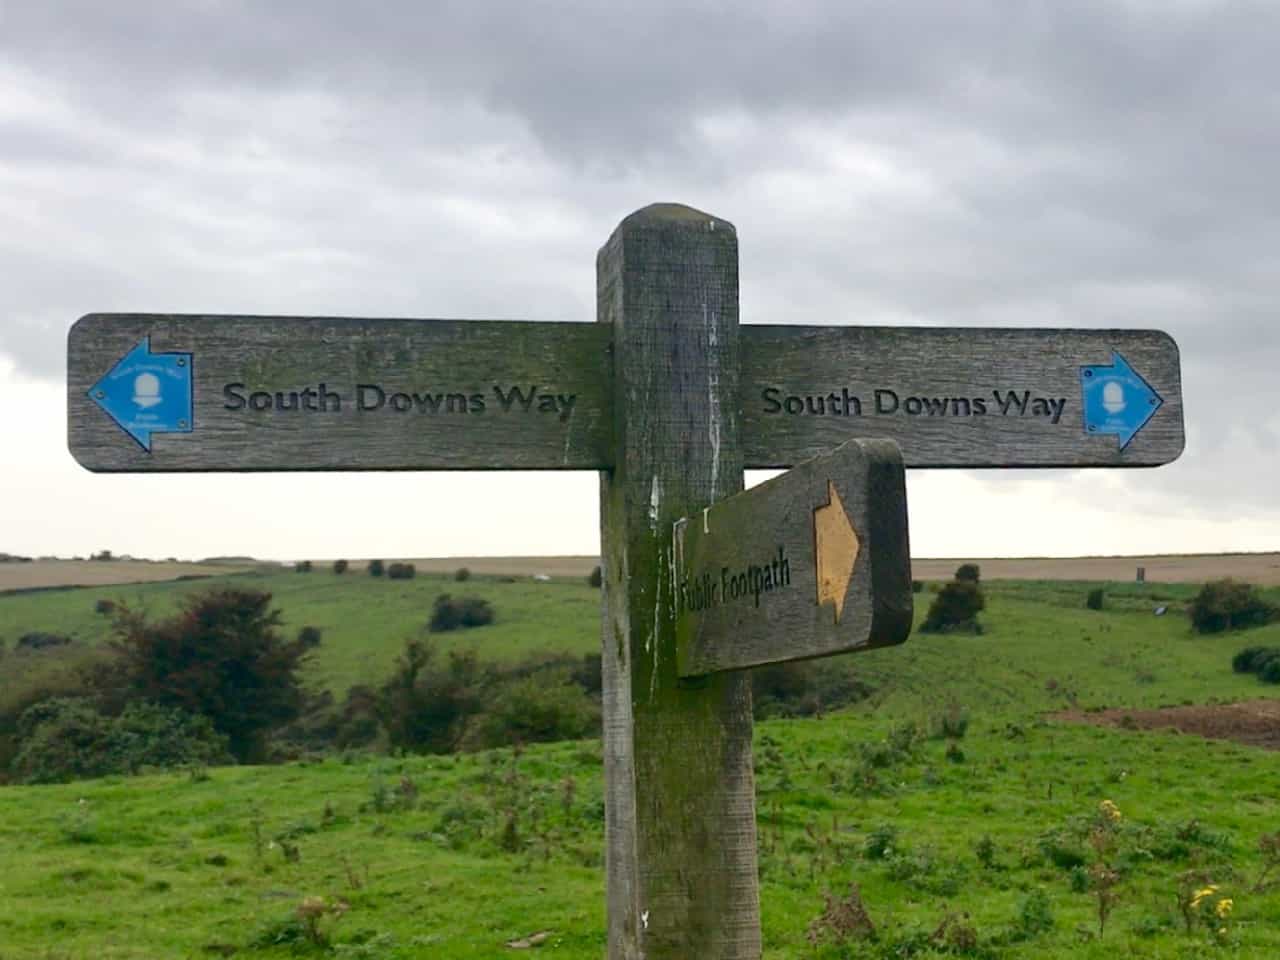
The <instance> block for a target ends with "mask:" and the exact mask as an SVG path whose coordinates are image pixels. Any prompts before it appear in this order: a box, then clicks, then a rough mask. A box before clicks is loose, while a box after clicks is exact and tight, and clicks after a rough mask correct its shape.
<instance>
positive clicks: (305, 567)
mask: <svg viewBox="0 0 1280 960" xmlns="http://www.w3.org/2000/svg"><path fill="white" fill-rule="evenodd" d="M293 569H294V571H295V572H296V573H310V572H311V561H310V560H299V561H298V562H297V563H295V564H294V565H293Z"/></svg>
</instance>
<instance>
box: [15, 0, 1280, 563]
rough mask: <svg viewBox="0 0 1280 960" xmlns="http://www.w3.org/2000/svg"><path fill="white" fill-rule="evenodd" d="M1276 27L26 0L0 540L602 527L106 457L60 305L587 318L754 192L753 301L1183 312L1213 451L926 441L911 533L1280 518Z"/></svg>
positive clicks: (1171, 538) (824, 317) (808, 8)
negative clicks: (630, 217) (625, 223)
mask: <svg viewBox="0 0 1280 960" xmlns="http://www.w3.org/2000/svg"><path fill="white" fill-rule="evenodd" d="M1277 36H1280V5H1276V4H1274V3H1257V4H1251V3H1212V2H1200V0H1155V2H1151V3H1140V2H1115V3H1105V4H1104V3H1089V2H1079V0H1077V2H1072V3H1069V4H1066V3H1032V2H1027V3H1005V4H996V3H963V4H960V3H951V2H942V0H939V2H937V3H932V4H923V3H907V2H901V0H898V2H892V3H884V4H878V5H873V4H854V3H848V2H841V0H830V2H802V0H788V2H787V3H786V4H782V3H777V2H768V3H754V2H745V0H735V2H733V3H716V4H710V3H704V4H690V3H683V2H682V3H678V4H677V3H667V2H664V0H649V2H646V3H644V4H623V3H608V4H605V3H584V4H553V3H532V2H522V3H509V4H484V3H479V2H471V0H463V2H457V3H434V2H407V0H406V2H401V3H369V4H357V3H351V2H349V0H343V2H328V3H326V2H316V0H310V2H307V3H287V2H280V0H273V2H271V3H265V2H264V3H259V4H247V3H232V2H218V0H200V2H181V0H170V2H168V3H165V4H163V5H160V4H149V3H102V2H100V0H93V2H85V3H71V2H56V0H51V2H45V3H31V2H25V0H15V2H8V0H0V410H3V414H0V417H2V419H0V424H2V425H3V427H2V429H3V436H4V440H5V442H4V443H3V444H2V445H0V477H3V479H2V480H0V484H2V485H3V492H4V493H5V496H3V497H0V550H8V551H13V552H22V553H31V554H46V553H56V554H64V555H69V554H83V553H87V552H89V551H93V550H98V549H102V548H109V549H112V550H114V551H116V552H130V553H134V554H139V555H147V556H169V555H177V556H180V557H198V556H206V555H211V554H229V553H236V554H243V553H251V554H256V555H261V556H271V557H280V558H293V557H302V556H313V557H318V558H323V557H336V556H350V557H360V556H415V555H416V556H433V555H465V554H489V553H498V554H508V553H535V554H536V553H592V552H595V551H596V550H597V549H598V544H599V534H598V521H597V511H596V501H597V494H596V488H597V480H596V477H595V476H594V475H590V474H501V473H499V474H487V475H474V474H468V475H447V474H430V473H421V474H398V475H381V474H342V475H328V476H314V475H302V474H295V475H284V474H281V475H269V476H260V475H259V476H243V475H220V476H139V475H130V476H98V475H92V474H89V473H87V472H85V471H84V470H82V469H81V468H80V467H79V466H77V465H76V463H75V462H74V461H73V460H72V459H71V457H70V455H69V454H68V453H67V451H66V439H65V438H66V428H65V417H66V409H65V400H64V391H65V386H64V383H65V356H66V331H67V328H68V327H69V326H70V325H71V323H72V322H73V321H74V320H75V319H76V318H77V317H79V316H80V315H81V314H84V313H86V312H89V311H147V312H152V311H155V312H224V313H290V314H309V313H316V314H328V315H359V316H421V317H433V316H435V317H473V318H487V317H501V318H523V319H531V320H583V321H589V320H592V319H594V313H595V290H594V285H595V268H594V258H595V253H596V250H597V248H598V247H599V246H600V245H601V244H602V243H603V242H604V240H605V239H606V238H607V237H608V235H609V233H610V232H611V231H612V229H613V227H614V226H615V225H616V224H617V222H618V221H619V220H620V219H621V218H622V217H624V216H625V215H626V214H628V213H629V212H631V211H632V210H634V209H636V208H638V207H641V206H644V205H646V204H648V203H651V202H654V201H678V202H683V203H688V204H690V205H692V206H695V207H698V208H700V209H703V210H706V211H708V212H710V213H713V214H716V215H718V216H720V217H723V218H725V219H728V220H731V221H733V222H734V223H735V224H736V226H737V228H738V236H739V242H740V248H741V289H742V320H743V322H744V323H762V322H774V323H777V322H803V323H826V324H893V323H911V324H938V325H952V324H963V325H999V326H1019V327H1024V326H1025V327H1035V326H1086V327H1103V326H1119V327H1143V328H1150V327H1155V328H1160V329H1163V330H1166V331H1168V332H1169V333H1170V334H1172V335H1173V336H1174V338H1175V339H1176V340H1177V341H1178V343H1179V345H1180V347H1181V350H1182V360H1183V371H1182V372H1183V385H1184V402H1185V406H1186V411H1187V412H1186V430H1187V446H1186V451H1185V453H1184V454H1183V456H1182V458H1181V459H1180V460H1179V461H1177V462H1176V463H1174V464H1172V465H1169V466H1165V467H1161V468H1157V469H1154V470H1137V471H1115V470H1111V471H1101V470H1097V471H1056V470H1055V471H1044V472H1034V473H1033V472H1021V471H1019V472H1004V471H986V472H977V471H974V472H931V473H927V472H913V473H912V474H911V475H910V477H909V497H910V512H911V537H912V546H913V549H914V552H915V553H916V555H918V556H926V555H932V556H990V555H1028V554H1031V555H1071V554H1078V553H1137V552H1148V551H1152V552H1154V551H1159V552H1183V551H1222V550H1274V549H1278V548H1280V498H1278V497H1277V496H1276V495H1275V493H1274V488H1275V484H1276V481H1277V471H1276V467H1277V463H1278V450H1277V448H1278V444H1280V389H1278V388H1277V386H1276V384H1277V376H1278V375H1280V326H1278V325H1277V315H1278V313H1280V184H1278V179H1280V178H1278V177H1277V172H1276V170H1277V167H1276V159H1277V157H1280V57H1277V56H1276V37H1277ZM758 479H760V477H759V476H756V475H754V474H751V475H749V476H748V480H749V481H753V480H758Z"/></svg>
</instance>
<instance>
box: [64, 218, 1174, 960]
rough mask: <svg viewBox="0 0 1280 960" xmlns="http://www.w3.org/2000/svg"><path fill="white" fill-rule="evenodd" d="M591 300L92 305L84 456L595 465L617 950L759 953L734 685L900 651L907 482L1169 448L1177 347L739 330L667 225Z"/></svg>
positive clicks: (915, 333) (612, 946)
mask: <svg viewBox="0 0 1280 960" xmlns="http://www.w3.org/2000/svg"><path fill="white" fill-rule="evenodd" d="M597 290H598V320H599V322H598V323H596V324H574V323H523V322H516V321H455V320H357V319H348V318H335V317H314V318H303V317H254V316H235V317H228V316H174V315H154V314H127V315H102V314H91V315H89V316H86V317H83V318H82V319H81V320H80V321H78V322H77V323H76V324H75V326H74V327H73V328H72V330H71V333H70V335H69V338H68V398H67V399H68V444H69V447H70V449H71V452H72V454H73V455H74V456H75V457H76V459H77V460H78V461H79V462H80V463H81V464H83V465H84V466H85V467H87V468H88V469H90V470H95V471H103V472H148V471H169V472H177V471H202V472H203V471H252V470H295V471H315V470H503V469H506V470H526V469H538V470H541V469H546V470H598V471H599V472H600V478H601V481H600V489H601V498H600V500H601V532H602V537H601V540H602V542H601V548H602V554H603V567H604V572H605V582H604V587H605V590H604V603H603V620H602V645H601V650H602V668H603V673H604V694H603V697H604V766H605V780H606V784H605V792H606V825H605V832H606V869H607V874H608V924H609V956H610V957H611V958H614V960H623V958H626V960H638V958H652V960H657V958H678V960H687V958H691V957H699V958H702V957H705V958H708V960H745V958H758V957H759V956H760V952H761V945H760V921H759V897H758V892H757V884H756V833H755V812H754V788H753V781H752V766H751V700H750V687H749V684H748V678H747V674H746V673H745V672H744V670H743V669H742V668H745V667H749V666H752V665H756V664H761V663H769V662H776V661H781V660H789V659H798V658H802V657H814V656H823V655H827V654H831V653H837V652H841V651H845V650H857V649H866V648H868V647H872V646H879V645H884V644H889V643H897V642H901V640H902V639H903V638H904V637H905V635H906V631H907V629H909V626H910V616H911V604H910V592H909V591H910V572H909V554H908V551H907V538H906V505H905V493H904V492H903V491H904V488H903V480H902V477H903V472H902V470H903V464H905V465H906V466H908V467H1005V466H1041V467H1043V466H1070V467H1081V466H1153V465H1156V464H1160V463H1166V462H1168V461H1170V460H1173V459H1175V458H1176V457H1177V456H1178V455H1179V453H1180V452H1181V450H1182V443H1183V427H1182V405H1181V386H1180V379H1179V369H1178V353H1177V348H1176V346H1175V345H1174V344H1173V341H1172V340H1170V339H1169V338H1168V337H1167V336H1166V335H1164V334H1162V333H1159V332H1154V331H1121V330H1012V329H1009V330H1004V329H1001V330H964V329H955V328H910V327H908V328H876V327H840V328H836V327H813V326H746V327H740V326H739V323H738V251H737V235H736V232H735V230H734V228H733V226H732V225H731V224H729V223H727V222H726V221H724V220H720V219H718V218H716V217H712V216H709V215H707V214H704V213H700V212H698V211H696V210H692V209H690V208H688V207H682V206H677V205H663V204H659V205H655V206H651V207H646V208H645V209H643V210H640V211H638V212H636V213H634V214H632V215H631V216H629V217H627V218H626V219H625V220H624V221H623V222H622V223H621V224H620V225H619V227H618V228H617V230H615V232H614V234H613V236H612V237H611V238H610V239H609V241H608V243H607V244H606V245H605V246H604V247H603V248H602V249H601V251H600V253H599V256H598V258H597ZM851 440H852V441H856V442H853V443H848V441H851ZM842 444H843V446H841V445H842ZM836 447H839V449H838V450H834V451H833V448H836ZM815 458H816V459H815ZM803 461H810V462H806V463H803V464H802V466H800V467H799V468H797V469H796V470H793V471H791V472H790V473H788V474H786V475H784V476H782V477H779V478H777V479H775V480H773V481H770V482H769V483H767V484H764V485H762V486H761V487H760V488H756V489H753V490H752V491H749V492H747V493H745V494H744V493H741V492H740V491H741V490H742V483H743V480H742V471H743V468H744V467H792V466H794V465H795V464H798V463H802V462H803Z"/></svg>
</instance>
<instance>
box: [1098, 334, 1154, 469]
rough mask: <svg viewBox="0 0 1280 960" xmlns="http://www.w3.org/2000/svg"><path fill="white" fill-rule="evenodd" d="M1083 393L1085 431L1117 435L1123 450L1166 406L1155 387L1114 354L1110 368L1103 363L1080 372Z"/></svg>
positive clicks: (1112, 352)
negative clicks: (1161, 408)
mask: <svg viewBox="0 0 1280 960" xmlns="http://www.w3.org/2000/svg"><path fill="white" fill-rule="evenodd" d="M1080 390H1081V393H1082V395H1083V402H1082V406H1083V407H1084V428H1085V430H1086V431H1087V432H1089V433H1114V434H1116V435H1117V436H1118V437H1119V438H1120V449H1121V450H1123V449H1124V448H1125V447H1127V446H1128V445H1129V441H1130V440H1132V439H1133V438H1134V437H1135V436H1137V434H1138V431H1139V430H1141V429H1142V428H1143V427H1145V426H1146V425H1147V421H1148V420H1150V419H1151V418H1152V416H1154V415H1155V412H1156V411H1157V410H1159V409H1160V407H1161V406H1163V405H1164V400H1162V399H1161V398H1160V394H1158V393H1156V392H1155V390H1153V389H1152V387H1151V384H1149V383H1147V381H1146V380H1144V379H1142V376H1141V374H1139V373H1138V372H1137V371H1136V370H1134V369H1133V367H1131V366H1129V362H1128V361H1127V360H1125V358H1124V357H1122V356H1121V355H1120V354H1119V353H1117V352H1116V351H1114V350H1112V351H1111V365H1110V366H1105V365H1103V364H1100V363H1099V364H1094V365H1092V366H1087V367H1081V368H1080Z"/></svg>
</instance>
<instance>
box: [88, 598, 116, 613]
mask: <svg viewBox="0 0 1280 960" xmlns="http://www.w3.org/2000/svg"><path fill="white" fill-rule="evenodd" d="M93 612H94V613H101V614H103V615H104V616H110V615H111V614H113V613H115V612H116V602H115V601H114V600H108V599H107V598H106V597H103V598H102V599H100V600H99V601H98V602H97V603H95V604H94V605H93Z"/></svg>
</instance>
